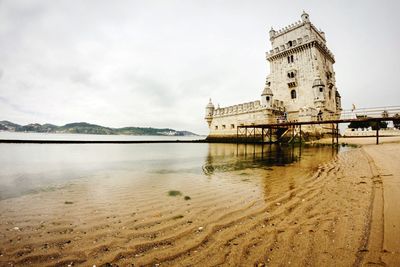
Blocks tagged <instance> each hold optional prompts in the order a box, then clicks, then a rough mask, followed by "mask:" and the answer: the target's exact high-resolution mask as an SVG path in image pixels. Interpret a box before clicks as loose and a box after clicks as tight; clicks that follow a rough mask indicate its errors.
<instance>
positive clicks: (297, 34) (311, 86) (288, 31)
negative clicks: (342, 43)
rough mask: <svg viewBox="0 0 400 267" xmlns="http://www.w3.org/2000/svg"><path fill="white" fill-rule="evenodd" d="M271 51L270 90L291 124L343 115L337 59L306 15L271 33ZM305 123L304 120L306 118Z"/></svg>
mask: <svg viewBox="0 0 400 267" xmlns="http://www.w3.org/2000/svg"><path fill="white" fill-rule="evenodd" d="M269 37H270V41H271V46H272V49H271V50H270V51H269V52H268V53H267V60H268V61H269V63H270V70H271V73H270V75H268V81H269V83H270V89H271V90H272V93H273V95H274V98H275V99H279V100H282V101H283V102H284V105H285V109H286V112H287V113H288V119H289V120H300V121H301V120H303V118H302V114H301V111H302V110H307V111H308V113H310V112H311V113H313V114H309V115H314V116H315V114H314V113H318V112H319V111H322V112H323V116H324V117H325V116H328V115H335V114H338V112H340V111H341V106H340V94H339V92H338V91H337V88H336V85H335V72H334V70H333V64H334V63H335V58H334V56H333V54H332V53H331V51H330V50H329V49H328V48H327V46H326V39H325V33H324V32H323V31H321V30H318V29H317V28H316V27H315V26H314V25H313V24H312V23H311V21H310V17H309V15H308V14H307V13H305V12H304V11H303V14H302V15H301V21H298V22H296V23H293V24H291V25H289V26H287V27H285V28H283V29H281V30H278V31H275V30H274V29H272V28H271V30H270V31H269ZM304 120H305V118H304Z"/></svg>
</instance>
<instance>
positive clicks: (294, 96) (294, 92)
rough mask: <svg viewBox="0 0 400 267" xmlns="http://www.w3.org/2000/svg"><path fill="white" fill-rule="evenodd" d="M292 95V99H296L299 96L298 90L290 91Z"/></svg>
mask: <svg viewBox="0 0 400 267" xmlns="http://www.w3.org/2000/svg"><path fill="white" fill-rule="evenodd" d="M290 97H291V98H292V99H296V97H297V95H296V90H292V91H290Z"/></svg>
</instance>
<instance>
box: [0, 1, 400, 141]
mask: <svg viewBox="0 0 400 267" xmlns="http://www.w3.org/2000/svg"><path fill="white" fill-rule="evenodd" d="M399 3H400V1H398V0H393V1H385V0H380V1H379V0H376V1H367V0H357V1H353V0H352V1H348V0H345V1H321V0H304V1H300V0H296V1H293V0H290V1H289V0H287V1H282V0H279V1H268V0H263V1H242V0H240V1H218V0H215V1H206V0H198V1H187V0H181V1H172V0H171V1H169V0H160V1H149V0H146V1H145V0H143V1H134V0H129V1H119V0H115V1H108V0H104V1H100V0H93V1H90V0H89V1H88V0H82V1H78V0H76V1H72V0H65V1H64V0H60V1H58V0H41V1H39V0H26V1H23V0H0V120H3V119H4V120H10V121H13V122H16V123H20V124H27V123H31V122H38V123H45V122H48V123H53V124H57V125H63V124H65V123H68V122H78V121H86V122H90V123H96V124H101V125H104V126H110V127H123V126H152V127H171V128H174V129H185V130H190V131H194V132H196V133H201V134H206V133H207V131H208V129H207V125H206V123H205V121H204V119H203V118H204V108H205V105H206V104H207V102H208V98H209V97H211V98H212V99H213V102H214V104H218V103H219V104H220V105H221V106H225V105H233V104H237V103H242V102H245V101H253V100H257V99H259V97H260V94H261V92H262V90H263V87H264V82H265V77H266V75H267V74H268V73H269V65H268V63H267V61H266V60H265V51H269V49H270V43H269V37H268V31H269V29H270V28H271V26H273V27H274V28H275V29H280V28H282V27H285V26H287V25H288V24H291V23H293V22H295V21H297V20H299V19H300V15H301V13H302V11H303V10H305V11H307V12H308V13H309V14H310V19H311V22H312V23H313V24H314V25H315V26H316V27H317V28H321V29H322V30H324V31H325V33H326V38H327V42H328V43H327V44H328V47H329V48H330V50H331V51H332V52H333V53H334V55H335V57H336V64H335V65H334V69H335V72H336V81H337V87H338V88H339V90H340V93H341V95H342V105H343V107H344V108H350V107H351V104H352V103H355V104H356V106H357V107H371V106H386V105H400V100H399V99H400V87H399V84H400V80H399V79H400V56H399V48H400V16H399V10H400V4H399Z"/></svg>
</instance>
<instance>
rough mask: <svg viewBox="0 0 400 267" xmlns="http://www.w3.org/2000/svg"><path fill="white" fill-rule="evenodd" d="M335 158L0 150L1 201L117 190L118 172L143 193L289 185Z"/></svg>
mask: <svg viewBox="0 0 400 267" xmlns="http://www.w3.org/2000/svg"><path fill="white" fill-rule="evenodd" d="M336 153H337V150H336V149H332V148H331V147H329V146H328V147H309V148H304V147H303V148H301V149H300V148H299V147H295V148H292V147H282V146H275V145H264V146H261V145H236V144H206V143H184V144H182V143H166V144H0V199H6V198H10V197H18V196H21V195H25V194H28V193H37V192H41V191H46V190H54V189H56V188H57V187H62V186H66V185H68V183H71V182H74V183H79V181H81V180H82V181H83V180H84V181H85V182H89V184H90V183H92V184H93V185H95V184H96V181H97V179H98V177H99V176H101V177H102V179H108V180H109V181H110V182H114V183H116V184H117V183H119V182H118V181H119V180H118V177H119V176H120V174H121V172H123V173H124V174H129V176H128V177H129V179H131V180H132V182H134V183H132V184H134V185H135V186H143V187H146V186H147V187H150V186H152V184H154V183H157V184H163V186H166V187H168V184H169V183H170V184H173V183H174V179H175V178H176V177H178V176H179V177H180V178H179V179H182V177H184V179H186V181H190V180H191V179H210V178H215V179H220V180H223V181H224V183H228V184H229V183H233V182H237V180H235V181H233V178H232V177H237V176H238V175H242V176H243V177H245V178H246V179H243V181H249V180H252V179H254V181H257V182H259V181H260V179H261V180H262V181H263V184H264V183H265V184H268V185H273V184H274V183H280V184H282V183H283V184H284V185H285V183H287V184H289V183H293V181H294V180H293V179H294V178H293V177H294V176H297V177H301V176H302V175H304V176H306V175H308V174H309V173H312V172H313V171H315V170H316V168H317V167H318V166H319V164H320V163H322V162H326V161H329V160H331V159H332V158H333V157H334V156H335V155H336ZM125 176H126V175H125ZM104 177H105V178H104ZM297 179H300V178H297ZM176 180H177V178H176ZM177 181H178V180H177ZM177 181H175V182H177ZM124 186H129V185H126V184H125V185H124ZM284 187H285V186H284Z"/></svg>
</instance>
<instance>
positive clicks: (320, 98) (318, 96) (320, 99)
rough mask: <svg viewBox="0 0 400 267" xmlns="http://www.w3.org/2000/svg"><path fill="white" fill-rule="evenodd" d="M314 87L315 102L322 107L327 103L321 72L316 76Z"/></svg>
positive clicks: (318, 106)
mask: <svg viewBox="0 0 400 267" xmlns="http://www.w3.org/2000/svg"><path fill="white" fill-rule="evenodd" d="M312 87H313V89H314V96H315V98H314V103H315V106H316V107H317V108H322V107H323V106H324V104H325V84H324V83H323V81H322V80H321V77H320V76H319V74H318V75H317V76H316V77H315V79H314V82H313V86H312Z"/></svg>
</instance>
